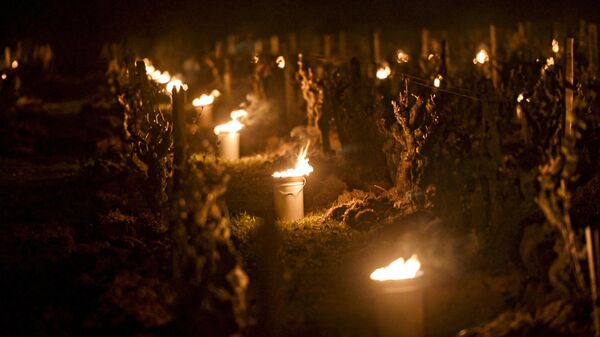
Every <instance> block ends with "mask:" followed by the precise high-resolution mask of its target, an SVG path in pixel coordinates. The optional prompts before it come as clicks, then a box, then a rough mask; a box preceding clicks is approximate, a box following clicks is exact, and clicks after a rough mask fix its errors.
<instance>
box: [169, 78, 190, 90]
mask: <svg viewBox="0 0 600 337" xmlns="http://www.w3.org/2000/svg"><path fill="white" fill-rule="evenodd" d="M173 88H177V90H181V89H183V90H187V89H188V86H187V84H185V83H183V82H182V81H181V80H180V79H178V78H172V79H171V80H170V81H169V82H168V83H167V91H168V92H171V91H173Z"/></svg>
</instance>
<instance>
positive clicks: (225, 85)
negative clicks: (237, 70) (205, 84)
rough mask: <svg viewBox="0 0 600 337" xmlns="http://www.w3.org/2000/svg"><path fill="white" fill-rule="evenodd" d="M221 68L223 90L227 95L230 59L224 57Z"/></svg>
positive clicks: (229, 81) (229, 90)
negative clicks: (222, 67) (222, 68)
mask: <svg viewBox="0 0 600 337" xmlns="http://www.w3.org/2000/svg"><path fill="white" fill-rule="evenodd" d="M224 68H225V69H224V70H223V90H224V91H225V94H227V95H228V96H229V95H231V59H230V58H226V59H225V65H224Z"/></svg>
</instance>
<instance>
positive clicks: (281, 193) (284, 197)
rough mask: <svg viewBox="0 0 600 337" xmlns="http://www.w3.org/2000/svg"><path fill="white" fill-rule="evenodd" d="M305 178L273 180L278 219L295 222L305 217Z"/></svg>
mask: <svg viewBox="0 0 600 337" xmlns="http://www.w3.org/2000/svg"><path fill="white" fill-rule="evenodd" d="M305 185H306V178H304V177H286V178H273V194H274V199H275V214H276V216H277V219H279V220H284V221H294V220H298V219H302V218H303V217H304V186H305Z"/></svg>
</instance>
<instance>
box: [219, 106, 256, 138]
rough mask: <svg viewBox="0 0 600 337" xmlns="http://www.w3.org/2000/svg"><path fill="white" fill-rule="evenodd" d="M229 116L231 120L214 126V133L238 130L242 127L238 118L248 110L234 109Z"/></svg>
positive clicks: (242, 116)
mask: <svg viewBox="0 0 600 337" xmlns="http://www.w3.org/2000/svg"><path fill="white" fill-rule="evenodd" d="M230 116H231V120H230V121H229V122H227V123H224V124H220V125H217V126H215V129H214V131H215V134H216V135H219V134H221V133H233V132H239V131H240V130H241V129H242V128H244V124H242V123H241V122H240V121H239V120H238V119H240V118H244V117H246V116H248V112H247V111H246V110H235V111H232V112H231V114H230Z"/></svg>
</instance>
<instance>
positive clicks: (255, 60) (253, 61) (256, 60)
mask: <svg viewBox="0 0 600 337" xmlns="http://www.w3.org/2000/svg"><path fill="white" fill-rule="evenodd" d="M258 61H259V59H258V55H254V56H252V59H251V60H250V62H252V63H254V64H256V63H258Z"/></svg>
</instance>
